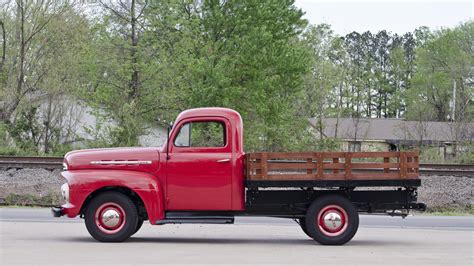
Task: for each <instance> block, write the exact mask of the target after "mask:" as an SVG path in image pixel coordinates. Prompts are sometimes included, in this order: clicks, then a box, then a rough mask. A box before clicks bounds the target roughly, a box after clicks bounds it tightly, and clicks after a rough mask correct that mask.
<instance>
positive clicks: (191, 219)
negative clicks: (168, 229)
mask: <svg viewBox="0 0 474 266" xmlns="http://www.w3.org/2000/svg"><path fill="white" fill-rule="evenodd" d="M233 223H234V216H233V215H227V214H225V213H212V212H209V213H208V212H168V213H166V214H165V219H164V220H159V221H157V222H156V224H157V225H160V224H233Z"/></svg>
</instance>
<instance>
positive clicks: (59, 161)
mask: <svg viewBox="0 0 474 266" xmlns="http://www.w3.org/2000/svg"><path fill="white" fill-rule="evenodd" d="M62 167H63V157H39V156H0V169H12V168H13V169H23V168H40V169H49V170H53V169H62Z"/></svg>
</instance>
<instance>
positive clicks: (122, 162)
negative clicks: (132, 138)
mask: <svg viewBox="0 0 474 266" xmlns="http://www.w3.org/2000/svg"><path fill="white" fill-rule="evenodd" d="M91 164H94V165H104V164H113V165H115V164H151V161H126V160H125V161H91Z"/></svg>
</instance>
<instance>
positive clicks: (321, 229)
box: [305, 195, 359, 245]
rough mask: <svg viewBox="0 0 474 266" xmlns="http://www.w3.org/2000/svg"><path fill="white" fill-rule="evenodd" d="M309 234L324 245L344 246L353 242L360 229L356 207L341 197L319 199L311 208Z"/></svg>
mask: <svg viewBox="0 0 474 266" xmlns="http://www.w3.org/2000/svg"><path fill="white" fill-rule="evenodd" d="M305 225H306V231H307V234H308V235H309V236H310V237H312V238H313V239H314V240H316V241H317V242H319V243H321V244H323V245H342V244H345V243H347V242H348V241H349V240H351V239H352V238H353V237H354V235H355V234H356V232H357V229H358V227H359V214H358V213H357V209H356V207H355V206H354V205H353V204H352V203H351V202H350V201H349V200H348V199H346V198H344V197H343V196H340V195H325V196H321V197H319V198H317V199H316V200H315V201H314V202H313V203H312V204H311V206H310V207H309V209H308V211H307V213H306V218H305Z"/></svg>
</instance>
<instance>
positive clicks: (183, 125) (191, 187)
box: [52, 108, 425, 245]
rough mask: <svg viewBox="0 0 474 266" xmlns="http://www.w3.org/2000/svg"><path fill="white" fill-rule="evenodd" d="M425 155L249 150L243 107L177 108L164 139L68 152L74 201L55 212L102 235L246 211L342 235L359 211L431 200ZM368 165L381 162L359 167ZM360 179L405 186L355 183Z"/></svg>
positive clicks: (398, 208) (327, 237) (323, 237)
mask: <svg viewBox="0 0 474 266" xmlns="http://www.w3.org/2000/svg"><path fill="white" fill-rule="evenodd" d="M353 156H355V157H358V156H359V157H360V156H365V157H367V156H368V157H369V158H376V157H380V156H382V157H383V161H384V163H372V164H366V163H365V164H364V163H362V164H360V163H354V162H352V161H351V159H350V158H352V157H353ZM417 156H418V155H417V153H369V154H368V155H367V154H356V153H314V152H306V153H250V154H245V153H244V146H243V123H242V118H241V116H240V115H239V113H238V112H236V111H234V110H231V109H227V108H197V109H190V110H186V111H184V112H182V113H181V114H179V115H178V117H177V118H176V121H175V123H174V126H173V127H172V129H171V131H170V132H169V134H168V138H167V141H166V143H165V144H164V146H163V147H140V148H112V149H92V150H79V151H72V152H69V153H67V154H66V155H65V158H64V164H63V165H64V171H63V172H62V173H61V175H62V176H63V177H64V178H65V180H66V183H65V184H64V185H63V186H62V187H61V192H62V195H63V197H64V200H65V202H66V203H65V204H64V205H62V206H60V207H55V208H53V209H52V212H53V215H54V216H56V217H59V216H63V215H65V216H67V217H70V218H72V217H76V216H78V215H79V216H80V217H82V218H84V220H85V224H86V228H87V230H88V231H89V233H90V234H91V235H92V237H94V238H95V239H97V240H98V241H103V242H119V241H124V240H126V239H128V238H129V237H130V236H132V235H133V234H134V233H136V232H137V231H138V230H139V229H140V227H141V226H142V224H143V222H144V221H149V223H150V224H152V225H163V224H170V223H222V224H232V223H233V222H234V217H235V216H239V215H246V216H270V217H281V218H291V219H294V220H295V221H296V222H297V223H298V224H299V225H300V226H301V228H302V229H303V231H304V232H305V233H306V234H307V235H308V236H309V237H311V238H313V239H314V240H316V241H318V242H319V243H322V244H330V245H334V244H344V243H346V242H347V241H349V240H350V239H352V237H353V236H354V235H355V233H356V232H357V228H358V221H359V218H358V213H359V212H366V213H387V212H388V211H391V214H392V215H401V216H406V213H407V212H408V211H409V210H421V211H422V210H424V208H425V206H424V204H421V203H416V189H417V187H418V186H420V185H421V182H420V180H419V178H418V174H417V166H418V157H417ZM339 159H341V160H344V163H341V162H340V161H339ZM394 159H396V160H398V161H397V163H392V162H391V160H392V161H393V160H394ZM328 160H330V161H329V162H328ZM364 167H369V168H370V170H374V169H373V168H377V167H379V168H381V169H379V170H381V172H380V173H379V174H375V175H374V174H373V173H365V174H364V173H353V171H352V168H358V169H361V168H364ZM375 170H377V169H375ZM360 186H365V187H367V186H381V187H398V188H397V189H395V190H394V189H391V190H378V191H372V190H368V191H356V190H355V188H356V187H360Z"/></svg>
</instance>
